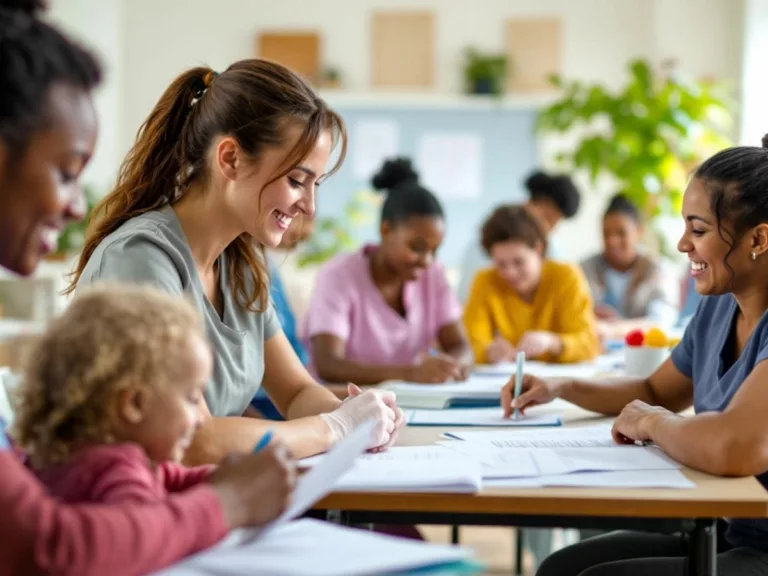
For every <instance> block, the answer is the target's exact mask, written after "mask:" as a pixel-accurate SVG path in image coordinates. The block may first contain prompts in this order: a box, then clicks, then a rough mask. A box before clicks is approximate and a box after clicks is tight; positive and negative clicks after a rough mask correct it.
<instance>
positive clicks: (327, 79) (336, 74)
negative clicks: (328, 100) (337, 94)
mask: <svg viewBox="0 0 768 576" xmlns="http://www.w3.org/2000/svg"><path fill="white" fill-rule="evenodd" d="M323 86H324V87H325V88H330V89H338V88H341V72H340V71H339V69H338V68H334V67H333V66H328V67H327V68H326V69H325V70H324V71H323Z"/></svg>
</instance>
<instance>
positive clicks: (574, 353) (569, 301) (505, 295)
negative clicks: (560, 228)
mask: <svg viewBox="0 0 768 576" xmlns="http://www.w3.org/2000/svg"><path fill="white" fill-rule="evenodd" d="M464 326H465V327H466V330H467V335H468V336H469V341H470V342H471V344H472V349H473V350H474V353H475V361H476V362H477V363H478V364H482V363H485V362H486V358H485V351H486V349H487V348H488V345H489V344H490V343H491V342H493V340H494V337H495V336H496V335H499V336H501V337H502V338H505V339H506V340H508V341H509V342H511V343H512V345H514V346H517V344H518V342H519V340H520V338H521V337H522V335H523V334H525V333H526V332H531V331H534V330H535V331H538V330H543V331H547V332H554V333H555V334H558V335H559V336H560V337H561V338H562V342H563V352H562V354H560V355H559V356H557V357H555V356H552V355H549V356H546V357H543V358H539V360H544V361H547V362H563V363H569V362H583V361H587V360H591V359H592V358H594V357H595V356H597V354H598V353H599V350H600V343H599V340H598V337H597V332H596V329H595V328H596V320H595V316H594V312H593V310H592V300H591V298H590V295H589V288H588V286H587V282H586V280H585V279H584V276H583V274H582V273H581V271H580V270H579V269H578V268H575V267H573V266H571V265H569V264H561V263H559V262H553V261H551V260H546V261H545V262H544V264H543V267H542V271H541V281H540V282H539V288H538V290H537V291H536V295H535V296H534V298H533V302H530V303H528V302H525V301H524V300H522V299H521V298H520V297H519V296H518V295H517V293H516V292H515V291H514V290H513V289H512V288H510V287H509V285H508V284H507V283H506V282H505V281H504V280H502V279H501V278H500V277H499V276H498V275H497V274H496V270H495V269H494V268H490V269H487V270H482V271H480V272H479V273H478V274H477V276H475V279H474V281H473V283H472V290H471V291H470V295H469V300H468V301H467V304H466V306H465V308H464Z"/></svg>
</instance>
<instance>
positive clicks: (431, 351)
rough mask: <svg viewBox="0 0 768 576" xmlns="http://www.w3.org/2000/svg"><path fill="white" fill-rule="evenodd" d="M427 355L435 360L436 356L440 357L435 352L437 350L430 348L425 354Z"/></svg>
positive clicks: (438, 353)
mask: <svg viewBox="0 0 768 576" xmlns="http://www.w3.org/2000/svg"><path fill="white" fill-rule="evenodd" d="M427 354H429V355H430V356H432V358H437V357H438V356H440V352H438V351H437V350H435V349H434V348H430V349H429V352H427Z"/></svg>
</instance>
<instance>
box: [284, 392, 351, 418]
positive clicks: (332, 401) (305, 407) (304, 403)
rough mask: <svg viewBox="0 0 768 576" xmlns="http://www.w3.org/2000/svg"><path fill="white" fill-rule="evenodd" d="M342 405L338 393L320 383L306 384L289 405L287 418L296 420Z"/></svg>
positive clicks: (330, 410)
mask: <svg viewBox="0 0 768 576" xmlns="http://www.w3.org/2000/svg"><path fill="white" fill-rule="evenodd" d="M340 405H341V400H339V399H338V398H337V397H336V395H335V394H334V393H333V392H331V391H330V390H327V389H326V388H325V387H324V386H321V385H319V384H312V385H311V386H305V387H304V388H303V389H302V391H301V392H299V393H298V394H297V395H296V396H295V397H294V399H293V400H292V401H291V404H290V405H289V406H288V410H287V414H286V419H287V420H296V419H297V418H306V417H307V416H317V415H318V414H325V413H327V412H332V411H333V410H336V408H338V407H339V406H340Z"/></svg>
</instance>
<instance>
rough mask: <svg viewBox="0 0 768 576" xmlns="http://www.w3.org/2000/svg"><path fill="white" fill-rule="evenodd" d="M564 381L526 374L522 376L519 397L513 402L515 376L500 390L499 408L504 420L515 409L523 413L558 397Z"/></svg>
mask: <svg viewBox="0 0 768 576" xmlns="http://www.w3.org/2000/svg"><path fill="white" fill-rule="evenodd" d="M564 382H565V380H561V379H558V378H551V379H547V380H544V379H542V378H537V377H536V376H531V375H530V374H526V375H525V376H523V385H522V388H521V391H520V396H518V398H517V399H516V400H515V376H513V377H512V378H511V379H510V381H509V382H507V384H506V385H505V386H504V388H502V389H501V407H502V408H503V410H504V418H509V417H510V416H511V415H512V412H513V411H514V409H515V408H517V409H518V410H520V412H525V410H526V409H527V408H530V407H531V406H538V405H539V404H546V403H547V402H551V401H552V400H554V399H555V398H557V397H558V396H559V395H560V389H561V387H562V384H563V383H564Z"/></svg>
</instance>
